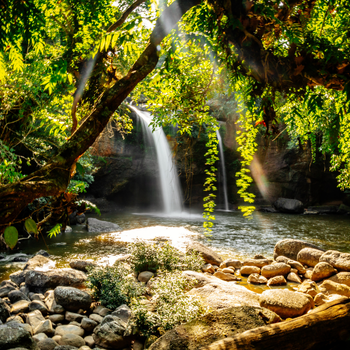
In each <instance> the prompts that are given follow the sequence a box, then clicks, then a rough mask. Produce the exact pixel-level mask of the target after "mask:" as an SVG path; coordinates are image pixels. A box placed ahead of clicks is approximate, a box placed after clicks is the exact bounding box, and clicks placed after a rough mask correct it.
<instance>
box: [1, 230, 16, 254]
mask: <svg viewBox="0 0 350 350" xmlns="http://www.w3.org/2000/svg"><path fill="white" fill-rule="evenodd" d="M4 240H5V243H6V245H7V246H8V247H9V248H11V249H13V248H14V247H15V246H16V244H17V241H18V231H17V229H16V227H14V226H8V227H6V229H5V232H4Z"/></svg>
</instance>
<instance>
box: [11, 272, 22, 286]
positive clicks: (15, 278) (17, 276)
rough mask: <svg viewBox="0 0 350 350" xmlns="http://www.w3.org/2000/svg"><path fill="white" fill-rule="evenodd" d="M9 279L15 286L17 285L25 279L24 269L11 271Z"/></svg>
mask: <svg viewBox="0 0 350 350" xmlns="http://www.w3.org/2000/svg"><path fill="white" fill-rule="evenodd" d="M10 279H11V281H13V282H14V283H15V284H16V285H17V286H19V285H20V284H21V283H22V282H24V280H25V273H24V271H22V270H21V271H17V272H14V273H11V275H10Z"/></svg>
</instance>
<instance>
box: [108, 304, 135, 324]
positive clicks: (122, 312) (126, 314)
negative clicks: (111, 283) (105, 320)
mask: <svg viewBox="0 0 350 350" xmlns="http://www.w3.org/2000/svg"><path fill="white" fill-rule="evenodd" d="M112 316H117V317H119V318H120V319H121V320H122V321H123V322H125V323H128V322H129V320H130V318H131V316H132V311H131V309H130V308H129V306H127V305H125V304H123V305H120V306H119V307H117V308H116V309H115V310H114V311H113V312H112Z"/></svg>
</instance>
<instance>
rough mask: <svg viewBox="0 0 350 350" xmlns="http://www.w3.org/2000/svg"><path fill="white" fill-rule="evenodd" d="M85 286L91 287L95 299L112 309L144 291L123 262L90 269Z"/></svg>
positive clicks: (127, 302) (126, 302)
mask: <svg viewBox="0 0 350 350" xmlns="http://www.w3.org/2000/svg"><path fill="white" fill-rule="evenodd" d="M87 286H88V287H89V288H91V289H92V296H93V297H94V299H95V300H98V301H100V302H101V304H102V305H104V306H106V307H108V308H109V309H112V310H113V309H116V308H117V307H118V306H120V305H122V304H129V303H130V302H131V299H132V298H136V297H139V296H141V295H142V294H143V293H144V292H145V288H144V287H143V286H142V285H141V284H139V283H138V282H137V281H136V280H135V277H134V276H133V275H132V271H130V270H129V269H128V268H127V266H126V265H124V264H123V263H117V264H115V265H114V266H112V267H109V266H107V267H104V268H93V269H90V270H89V274H88V281H87Z"/></svg>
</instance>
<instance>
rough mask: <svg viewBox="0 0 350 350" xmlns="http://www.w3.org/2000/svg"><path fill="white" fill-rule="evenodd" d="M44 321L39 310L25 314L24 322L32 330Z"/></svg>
mask: <svg viewBox="0 0 350 350" xmlns="http://www.w3.org/2000/svg"><path fill="white" fill-rule="evenodd" d="M44 321H45V318H44V316H43V315H42V313H41V312H40V311H39V310H35V311H32V312H29V313H28V314H27V319H26V322H27V323H28V324H29V325H31V327H32V328H33V329H35V328H37V327H38V326H39V325H40V324H41V323H43V322H44Z"/></svg>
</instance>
